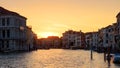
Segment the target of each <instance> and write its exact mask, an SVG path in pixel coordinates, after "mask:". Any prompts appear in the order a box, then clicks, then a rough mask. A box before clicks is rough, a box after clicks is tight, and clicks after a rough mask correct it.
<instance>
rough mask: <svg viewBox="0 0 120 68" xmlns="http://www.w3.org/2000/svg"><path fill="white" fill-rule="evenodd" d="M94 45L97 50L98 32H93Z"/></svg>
mask: <svg viewBox="0 0 120 68" xmlns="http://www.w3.org/2000/svg"><path fill="white" fill-rule="evenodd" d="M92 47H93V49H95V50H96V49H97V47H98V32H92Z"/></svg>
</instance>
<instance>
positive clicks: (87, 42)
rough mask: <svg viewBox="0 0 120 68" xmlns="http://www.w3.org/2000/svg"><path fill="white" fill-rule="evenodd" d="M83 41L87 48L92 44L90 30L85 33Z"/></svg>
mask: <svg viewBox="0 0 120 68" xmlns="http://www.w3.org/2000/svg"><path fill="white" fill-rule="evenodd" d="M85 43H86V47H87V49H90V46H91V45H92V32H87V33H85Z"/></svg>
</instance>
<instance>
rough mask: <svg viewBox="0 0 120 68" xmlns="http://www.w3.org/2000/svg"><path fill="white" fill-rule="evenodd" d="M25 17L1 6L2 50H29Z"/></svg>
mask: <svg viewBox="0 0 120 68" xmlns="http://www.w3.org/2000/svg"><path fill="white" fill-rule="evenodd" d="M26 19H27V18H25V17H23V16H21V15H19V14H18V13H16V12H12V11H9V10H6V9H4V8H2V7H0V50H1V51H16V50H28V49H29V46H28V45H27V43H26V41H27V37H26V34H27V26H26Z"/></svg>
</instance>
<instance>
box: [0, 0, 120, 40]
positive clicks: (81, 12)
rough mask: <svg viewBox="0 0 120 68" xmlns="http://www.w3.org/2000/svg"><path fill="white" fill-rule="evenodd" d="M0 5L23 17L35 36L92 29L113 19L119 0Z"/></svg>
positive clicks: (2, 1) (27, 0) (23, 0)
mask: <svg viewBox="0 0 120 68" xmlns="http://www.w3.org/2000/svg"><path fill="white" fill-rule="evenodd" d="M0 6H2V7H4V8H6V9H8V10H11V11H15V12H17V13H19V14H21V15H23V16H25V17H27V25H28V26H32V30H33V31H34V32H35V33H36V34H37V35H38V37H39V38H42V37H47V36H49V35H55V36H61V35H62V33H63V32H65V31H66V30H70V29H72V30H75V31H80V30H82V31H83V32H90V31H96V30H98V29H100V28H102V27H105V26H107V25H111V24H112V23H115V22H116V15H117V13H118V12H120V0H0Z"/></svg>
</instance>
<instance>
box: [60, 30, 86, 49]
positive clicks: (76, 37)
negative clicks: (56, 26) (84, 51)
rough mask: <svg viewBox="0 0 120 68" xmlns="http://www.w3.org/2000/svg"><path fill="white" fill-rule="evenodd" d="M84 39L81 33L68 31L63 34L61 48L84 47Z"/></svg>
mask: <svg viewBox="0 0 120 68" xmlns="http://www.w3.org/2000/svg"><path fill="white" fill-rule="evenodd" d="M84 41H85V37H84V33H83V32H81V31H78V32H77V31H73V30H68V31H65V32H64V33H63V37H62V44H63V48H71V47H79V48H84V47H85V42H84Z"/></svg>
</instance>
